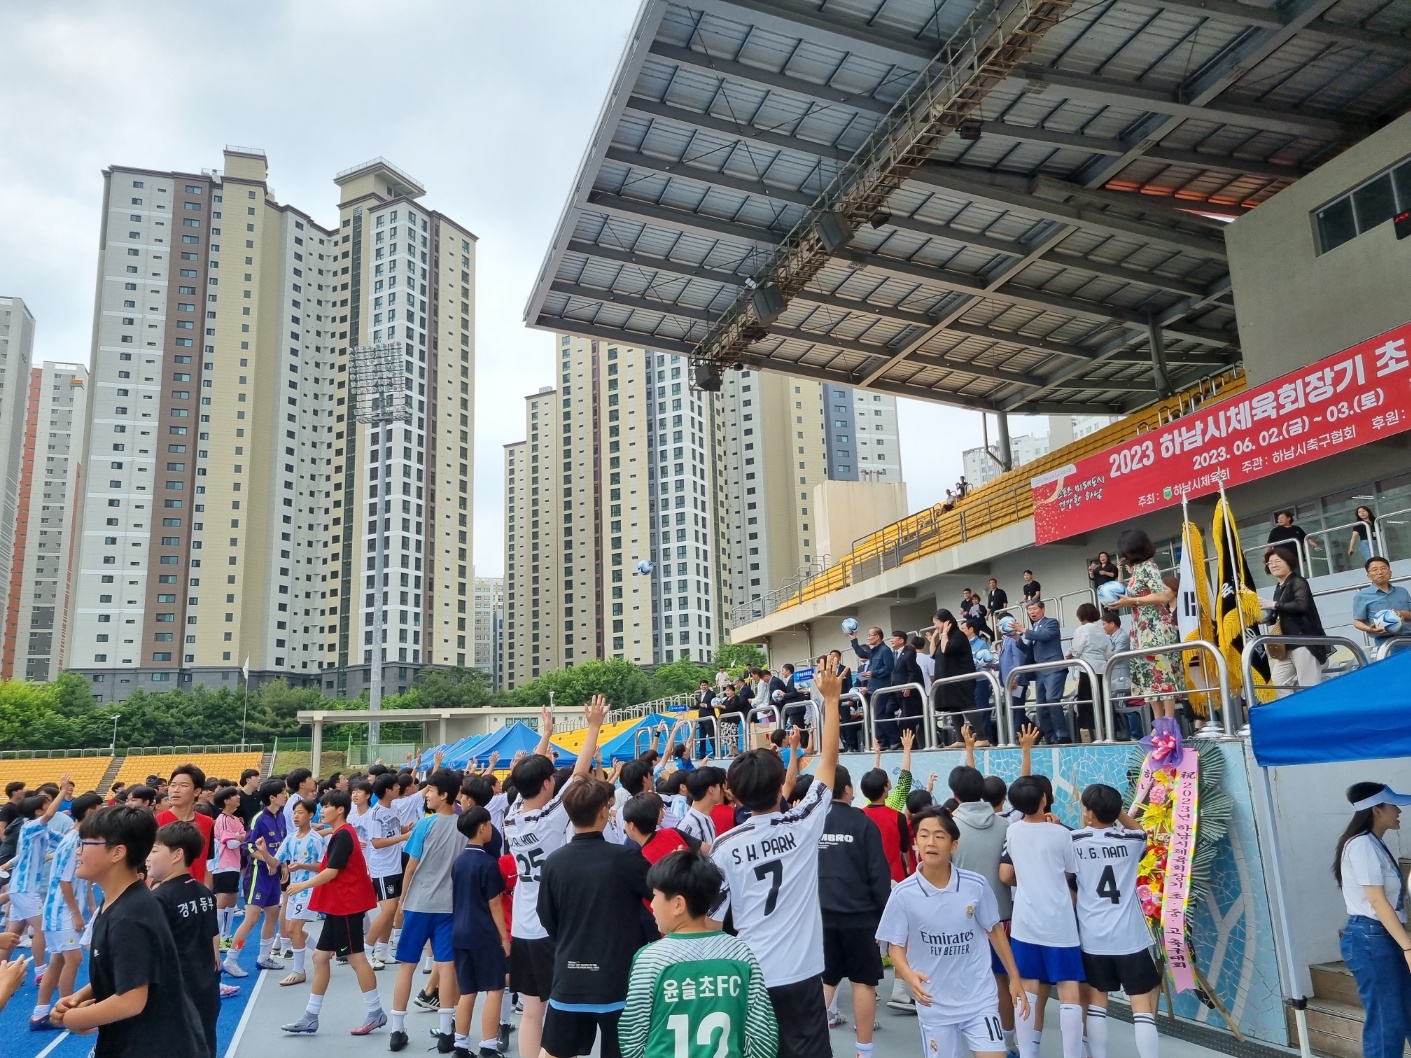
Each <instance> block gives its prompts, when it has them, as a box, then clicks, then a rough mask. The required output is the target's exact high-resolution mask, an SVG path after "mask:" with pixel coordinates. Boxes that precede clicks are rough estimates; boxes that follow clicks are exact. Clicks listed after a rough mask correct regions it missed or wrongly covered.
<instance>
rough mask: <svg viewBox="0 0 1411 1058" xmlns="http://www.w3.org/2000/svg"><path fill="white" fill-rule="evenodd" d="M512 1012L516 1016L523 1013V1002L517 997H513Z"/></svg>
mask: <svg viewBox="0 0 1411 1058" xmlns="http://www.w3.org/2000/svg"><path fill="white" fill-rule="evenodd" d="M514 1012H515V1013H516V1014H523V1013H524V1000H522V999H520V998H519V997H518V996H516V997H515V1001H514Z"/></svg>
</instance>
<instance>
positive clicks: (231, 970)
mask: <svg viewBox="0 0 1411 1058" xmlns="http://www.w3.org/2000/svg"><path fill="white" fill-rule="evenodd" d="M220 968H221V971H222V972H223V973H227V974H229V975H230V976H231V977H249V976H250V974H249V971H247V970H246V969H245V968H244V967H243V966H241V965H240V964H239V963H238V962H236V961H235V960H234V959H226V960H225V961H224V962H222V963H221V964H220Z"/></svg>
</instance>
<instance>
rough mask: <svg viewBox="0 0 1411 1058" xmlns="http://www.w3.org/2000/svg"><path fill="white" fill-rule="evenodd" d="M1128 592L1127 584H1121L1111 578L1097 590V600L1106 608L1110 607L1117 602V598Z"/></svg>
mask: <svg viewBox="0 0 1411 1058" xmlns="http://www.w3.org/2000/svg"><path fill="white" fill-rule="evenodd" d="M1126 594H1127V586H1126V585H1125V584H1119V583H1118V582H1117V581H1115V580H1110V581H1108V582H1107V583H1106V584H1104V585H1103V586H1102V587H1101V588H1099V589H1098V590H1097V601H1098V602H1100V603H1102V605H1103V607H1104V608H1105V609H1110V608H1111V607H1113V606H1115V605H1116V604H1117V600H1118V599H1120V598H1122V596H1124V595H1126Z"/></svg>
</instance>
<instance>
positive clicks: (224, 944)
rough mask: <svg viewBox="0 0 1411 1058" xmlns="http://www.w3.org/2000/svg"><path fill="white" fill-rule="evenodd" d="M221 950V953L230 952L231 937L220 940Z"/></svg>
mask: <svg viewBox="0 0 1411 1058" xmlns="http://www.w3.org/2000/svg"><path fill="white" fill-rule="evenodd" d="M220 950H221V951H230V938H229V937H222V938H221V939H220Z"/></svg>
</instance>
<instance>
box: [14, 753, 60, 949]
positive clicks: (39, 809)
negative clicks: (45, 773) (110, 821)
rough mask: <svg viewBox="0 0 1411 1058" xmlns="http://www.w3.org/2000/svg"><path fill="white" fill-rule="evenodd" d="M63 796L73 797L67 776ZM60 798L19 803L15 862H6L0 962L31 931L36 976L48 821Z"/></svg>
mask: <svg viewBox="0 0 1411 1058" xmlns="http://www.w3.org/2000/svg"><path fill="white" fill-rule="evenodd" d="M62 790H63V795H62V796H67V797H72V796H73V780H72V779H70V778H69V777H68V776H67V775H65V776H64V781H63V786H62ZM60 799H61V797H60V796H54V795H51V794H45V793H36V794H31V795H29V796H28V797H26V798H25V799H24V800H23V801H21V802H20V806H19V811H18V812H16V814H15V818H14V821H13V822H11V823H10V826H11V827H18V828H19V840H18V841H17V842H16V843H15V858H14V859H13V860H12V861H11V862H10V887H9V889H8V890H6V891H7V892H8V893H9V896H10V916H9V923H8V925H7V926H6V928H5V932H4V933H0V958H3V957H7V956H8V955H9V954H10V952H12V951H13V950H14V948H15V945H17V944H18V943H19V942H20V938H21V937H22V936H24V933H25V930H26V929H33V930H34V939H33V941H32V942H31V943H32V948H31V951H30V954H31V955H33V956H34V965H35V966H36V967H37V969H36V971H35V972H36V973H40V974H42V973H43V972H44V970H43V968H44V966H45V961H44V959H45V952H44V895H45V891H46V886H45V883H44V865H45V857H46V856H47V855H48V853H49V839H50V838H51V837H52V836H53V835H52V832H51V831H50V830H49V821H50V820H51V819H53V818H54V813H55V812H57V811H58V810H59V801H60Z"/></svg>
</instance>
